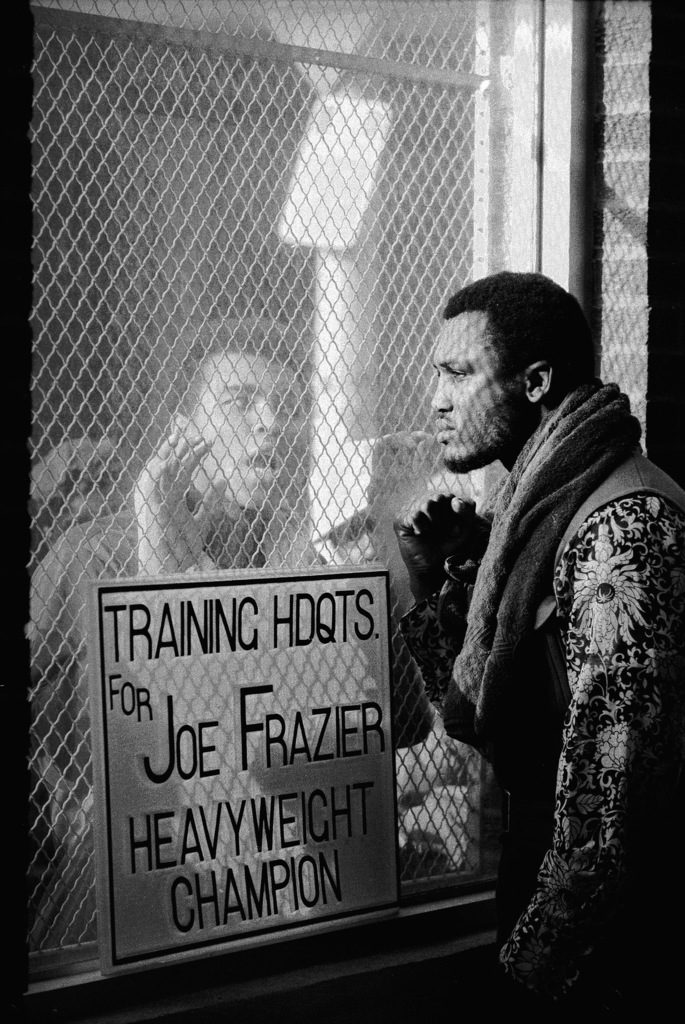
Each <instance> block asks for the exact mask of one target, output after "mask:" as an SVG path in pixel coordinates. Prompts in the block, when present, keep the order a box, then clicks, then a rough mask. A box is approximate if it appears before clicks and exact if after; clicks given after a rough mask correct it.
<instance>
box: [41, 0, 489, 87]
mask: <svg viewBox="0 0 685 1024" xmlns="http://www.w3.org/2000/svg"><path fill="white" fill-rule="evenodd" d="M32 10H33V14H34V21H35V25H36V28H38V29H40V28H42V27H49V28H51V29H55V28H60V27H61V28H69V29H71V30H72V31H74V32H76V31H79V30H81V31H83V30H85V31H88V32H104V33H106V34H107V35H110V36H112V35H116V36H124V37H127V38H130V39H135V40H136V41H140V40H148V41H149V42H153V43H157V44H160V43H161V44H162V45H165V44H172V45H174V44H175V45H182V46H186V47H188V48H189V49H193V50H196V49H197V48H198V46H199V47H201V48H202V50H203V51H204V52H206V53H213V54H215V55H216V56H220V57H224V56H226V54H233V55H239V56H243V57H250V58H252V59H253V60H260V59H261V60H265V59H266V60H270V61H275V62H276V61H278V62H284V63H286V64H289V65H292V64H298V63H299V64H316V65H317V66H318V67H323V68H335V69H336V70H339V71H354V72H356V73H357V74H362V75H381V76H382V77H383V78H386V79H387V78H390V79H399V80H404V81H409V82H420V83H423V84H427V85H442V86H445V87H448V88H452V89H454V88H458V89H468V90H476V89H479V88H480V87H481V86H482V85H483V82H484V81H486V79H484V78H483V76H482V75H477V74H467V73H465V72H463V71H453V70H451V69H447V70H445V69H442V68H426V67H421V66H420V65H418V64H407V63H403V62H400V61H393V60H386V59H383V58H376V57H366V56H362V55H360V54H355V53H336V52H334V51H331V50H322V49H317V48H315V47H310V46H294V45H292V44H291V43H279V42H275V41H272V40H264V39H254V38H253V39H250V38H248V37H247V36H237V35H236V36H233V35H229V34H228V33H227V32H208V31H206V30H199V29H198V30H196V29H186V28H178V27H176V26H171V25H160V24H153V23H152V22H142V21H128V20H126V19H123V18H110V17H105V16H104V15H100V14H82V13H80V12H75V11H63V10H59V11H57V10H52V9H49V8H42V7H33V8H32Z"/></svg>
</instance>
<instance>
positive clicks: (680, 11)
mask: <svg viewBox="0 0 685 1024" xmlns="http://www.w3.org/2000/svg"><path fill="white" fill-rule="evenodd" d="M651 6H652V59H651V64H650V92H651V164H650V200H649V215H648V228H647V246H648V261H647V262H648V266H647V270H648V289H649V303H650V309H649V377H648V388H647V445H648V453H649V455H650V457H651V458H653V459H654V460H655V462H657V463H658V464H659V465H660V466H662V467H663V468H664V469H665V470H667V472H669V473H670V474H671V475H672V476H673V477H674V478H675V479H676V480H677V481H678V483H680V485H681V486H684V487H685V415H684V412H683V410H684V407H685V402H684V397H685V310H684V308H683V306H684V301H685V300H684V291H685V201H684V199H683V191H684V189H685V157H684V149H683V138H684V137H685V119H684V117H683V84H682V79H683V56H684V55H685V9H684V7H683V5H682V4H681V3H680V2H679V0H677V2H675V3H674V2H665V0H654V2H653V3H652V5H651Z"/></svg>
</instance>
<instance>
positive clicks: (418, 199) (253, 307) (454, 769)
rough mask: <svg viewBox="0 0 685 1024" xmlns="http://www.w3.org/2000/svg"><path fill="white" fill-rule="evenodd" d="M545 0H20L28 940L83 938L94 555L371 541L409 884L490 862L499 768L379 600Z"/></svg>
mask: <svg viewBox="0 0 685 1024" xmlns="http://www.w3.org/2000/svg"><path fill="white" fill-rule="evenodd" d="M540 7H541V5H540V4H537V3H534V2H513V3H511V4H509V3H507V4H502V3H498V2H494V3H488V2H485V0H481V2H460V0H456V2H455V0H450V2H439V0H438V2H435V0H423V2H419V0H417V2H410V0H404V2H403V0H400V2H391V0H387V2H385V0H378V2H374V0H367V2H364V3H361V2H358V0H349V2H345V0H341V2H337V3H334V4H331V3H326V2H320V3H319V2H306V3H304V2H299V0H278V2H261V3H259V2H252V0H244V2H231V3H218V2H217V3H210V2H198V3H188V2H185V3H179V2H175V0H169V2H167V3H164V2H154V3H153V2H145V0H128V2H124V0H121V2H119V0H109V2H105V0H101V2H86V0H83V2H76V0H74V2H66V0H64V2H59V3H42V4H37V5H35V6H34V14H35V58H34V60H35V63H34V113H33V123H32V145H33V167H34V172H33V199H34V254H33V262H34V268H35V280H34V310H33V331H34V368H33V372H34V380H33V416H34V419H33V433H32V456H33V473H32V492H31V505H32V516H33V520H32V522H33V544H32V559H31V565H30V571H31V578H32V583H33V600H32V611H31V623H30V627H29V628H30V634H31V642H32V686H31V709H32V744H31V814H30V819H31V820H30V824H31V865H30V877H29V897H30V932H29V935H30V948H31V951H32V952H33V953H35V954H36V957H37V959H38V960H39V959H40V955H43V956H47V955H53V954H55V953H58V954H59V955H60V957H61V961H60V962H62V961H64V960H66V959H67V958H68V957H77V958H78V957H84V956H88V955H93V954H94V952H95V946H94V945H93V943H95V941H96V912H95V900H94V854H93V838H92V773H91V754H90V742H89V722H88V703H87V683H86V673H87V656H86V646H85V641H86V625H85V606H84V584H85V581H86V580H88V579H91V578H94V577H98V576H119V575H121V576H131V575H137V574H141V575H145V574H148V575H149V574H155V575H157V574H160V573H161V574H164V573H166V572H175V571H196V570H198V569H202V568H207V567H209V566H216V567H219V568H224V569H231V568H249V567H270V568H276V569H278V568H298V569H306V568H307V567H308V566H312V565H320V564H322V563H323V564H325V563H329V564H349V563H354V564H363V563H366V562H368V561H371V560H373V561H378V560H380V561H381V562H382V563H384V564H385V565H387V566H388V568H389V569H390V574H391V595H392V608H391V614H392V626H393V639H392V645H393V653H394V681H393V685H394V691H395V695H396V696H395V705H396V711H395V713H396V722H395V738H396V743H397V752H396V766H397V794H398V821H397V828H398V837H399V851H400V870H401V889H402V895H403V898H406V899H412V898H415V897H416V896H418V895H420V894H422V893H425V892H429V893H435V892H437V891H440V892H442V891H444V890H447V891H450V892H454V891H458V890H459V887H460V886H463V885H465V884H467V883H468V884H472V883H474V882H478V881H482V880H484V879H488V878H490V877H491V875H492V868H493V862H494V846H495V843H496V837H497V807H496V796H495V793H494V788H493V784H492V779H491V777H490V774H489V771H488V769H487V768H486V766H485V765H484V764H483V763H482V762H481V760H480V758H479V757H478V756H476V755H475V754H474V753H473V752H472V751H470V750H469V749H468V748H466V747H464V746H462V745H460V744H458V743H456V742H454V741H451V740H449V739H448V738H447V737H446V736H445V734H444V732H443V731H442V730H441V727H440V722H439V720H438V719H436V718H434V716H433V713H432V711H431V708H430V706H429V705H428V703H427V702H426V700H425V698H424V697H423V696H422V690H421V683H420V679H419V677H418V674H417V672H416V670H415V668H414V667H413V663H412V662H411V659H410V658H409V656H408V653H407V650H406V648H405V646H404V643H403V641H402V640H401V639H400V636H399V633H398V630H397V624H398V621H399V619H400V617H401V615H402V614H403V613H404V612H406V611H407V610H408V608H409V606H410V596H409V593H408V588H407V585H406V579H405V576H404V574H403V571H402V567H401V564H400V563H399V558H398V555H397V552H396V548H395V544H394V540H393V534H392V519H393V516H394V515H396V514H397V512H398V511H399V509H400V508H401V507H402V506H403V505H404V504H405V503H406V502H408V501H409V500H411V499H412V497H414V496H415V495H417V494H419V493H421V492H423V491H425V490H426V489H427V488H429V487H436V486H441V485H446V486H450V487H452V488H453V489H456V490H457V491H458V492H459V493H463V494H465V495H467V496H471V497H474V498H476V499H477V498H479V497H480V495H481V494H482V491H483V487H484V480H483V477H482V474H480V473H474V474H471V475H469V476H462V477H448V476H446V475H445V473H444V472H443V470H442V469H441V466H440V461H439V457H438V453H437V451H436V446H435V444H434V442H433V441H432V439H431V436H430V433H429V432H430V429H431V424H430V395H431V386H432V379H431V378H432V369H431V365H430V355H431V349H432V345H433V343H434V340H435V336H436V333H437V329H438V326H439V320H440V315H441V312H442V309H443V307H444V304H445V302H446V300H447V298H448V297H449V295H450V293H451V292H452V291H454V290H455V289H456V288H457V287H459V286H460V285H461V284H463V283H465V282H466V281H467V280H468V279H470V278H472V277H477V276H482V275H483V274H485V273H488V272H490V271H493V270H497V269H501V268H504V267H513V268H515V269H535V261H536V253H537V251H538V249H537V246H538V233H539V216H540V210H539V209H538V205H537V196H538V194H539V188H538V168H537V163H536V158H535V147H534V145H533V141H534V139H535V138H536V132H537V125H538V122H539V120H540V116H541V112H540V110H539V85H540V81H539V75H538V65H539V54H540V43H539V35H540V25H539V21H540V17H539V16H540Z"/></svg>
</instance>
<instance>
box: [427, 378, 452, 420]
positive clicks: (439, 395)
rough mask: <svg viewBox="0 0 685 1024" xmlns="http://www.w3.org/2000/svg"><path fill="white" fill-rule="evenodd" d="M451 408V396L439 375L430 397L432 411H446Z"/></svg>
mask: <svg viewBox="0 0 685 1024" xmlns="http://www.w3.org/2000/svg"><path fill="white" fill-rule="evenodd" d="M451 408H452V398H451V395H450V394H449V392H448V389H447V388H446V387H445V383H444V381H443V380H442V378H441V377H438V381H437V384H436V385H435V391H434V392H433V397H432V398H431V409H432V410H433V412H447V411H448V410H450V409H451Z"/></svg>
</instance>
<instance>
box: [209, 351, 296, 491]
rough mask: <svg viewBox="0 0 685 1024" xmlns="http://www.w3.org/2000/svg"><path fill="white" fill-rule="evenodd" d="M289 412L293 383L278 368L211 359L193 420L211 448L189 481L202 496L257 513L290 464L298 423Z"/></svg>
mask: <svg viewBox="0 0 685 1024" xmlns="http://www.w3.org/2000/svg"><path fill="white" fill-rule="evenodd" d="M294 406H295V403H294V401H293V383H292V377H291V376H290V375H289V374H288V373H287V372H286V371H285V370H284V369H283V368H282V367H280V366H278V365H277V364H273V363H267V361H266V360H265V359H263V358H262V357H261V356H256V355H248V354H244V353H239V352H226V353H224V354H223V355H220V356H217V357H214V358H212V359H211V360H210V361H209V362H208V364H207V365H206V366H205V367H204V368H203V384H202V387H201V391H200V394H199V397H198V403H197V407H196V409H195V412H194V414H193V416H192V421H193V424H194V426H195V427H196V428H197V430H198V431H199V432H200V434H201V435H202V437H203V438H204V439H205V440H206V441H207V442H209V444H210V445H211V447H210V450H209V452H208V453H207V455H206V456H205V457H204V459H203V461H202V463H201V465H200V467H199V469H198V471H197V472H196V474H195V477H194V479H193V483H194V485H195V486H196V487H197V489H198V490H199V491H200V492H201V493H202V495H203V496H204V497H205V498H208V497H212V498H213V499H214V500H217V499H218V500H222V501H225V502H226V503H232V502H236V503H237V504H239V505H241V506H244V507H250V506H251V507H254V508H260V507H261V506H262V505H263V503H264V501H265V500H266V498H267V497H268V496H269V494H270V492H271V491H272V490H273V489H274V488H275V487H280V484H279V476H281V475H282V474H283V470H284V468H285V465H286V462H287V461H288V458H289V456H290V457H291V458H292V452H293V439H294V438H293V435H294V434H296V433H297V425H298V424H299V425H301V423H302V417H301V414H300V415H299V418H298V410H297V409H296V408H295V407H294ZM274 498H275V502H274V499H273V498H272V504H274V503H275V504H277V503H278V500H279V498H280V494H278V493H277V494H275V495H274Z"/></svg>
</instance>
